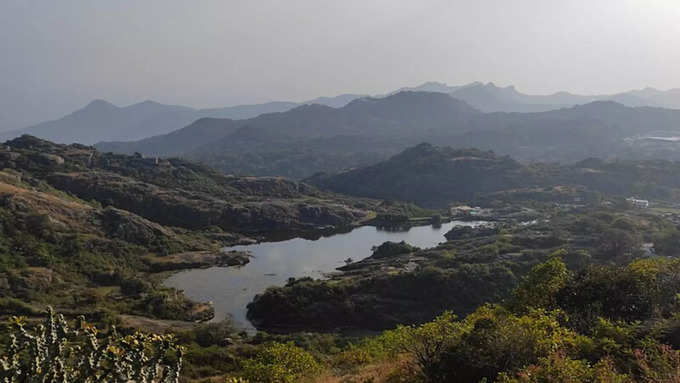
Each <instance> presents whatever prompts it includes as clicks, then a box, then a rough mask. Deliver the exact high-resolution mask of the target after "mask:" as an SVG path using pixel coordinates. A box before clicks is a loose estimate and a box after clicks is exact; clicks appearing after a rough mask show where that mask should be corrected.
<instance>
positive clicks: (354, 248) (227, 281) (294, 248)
mask: <svg viewBox="0 0 680 383" xmlns="http://www.w3.org/2000/svg"><path fill="white" fill-rule="evenodd" d="M477 224H478V222H462V221H453V222H448V223H443V224H442V225H441V226H439V227H434V226H416V227H412V228H410V229H408V230H403V231H388V230H382V229H379V228H376V227H374V226H362V227H359V228H356V229H354V230H352V231H350V232H348V233H342V234H335V235H331V236H327V237H321V238H319V239H316V240H307V239H302V238H294V239H290V240H287V241H280V242H263V243H258V244H254V245H245V246H234V247H230V248H227V249H226V250H240V251H248V252H250V253H251V254H252V255H253V257H252V258H251V259H250V263H248V264H247V265H245V266H243V267H212V268H208V269H193V270H186V271H182V272H179V273H177V274H174V275H172V276H171V277H170V278H168V279H167V280H166V281H165V285H166V286H169V287H174V288H177V289H179V290H184V293H185V295H186V296H187V297H188V298H191V299H193V300H197V301H202V302H208V301H210V302H213V304H214V307H215V318H214V319H213V320H214V321H219V320H222V319H224V318H225V317H227V316H231V318H232V320H233V322H234V325H235V327H237V328H239V329H243V330H246V331H252V330H253V326H252V325H251V324H250V322H248V320H247V319H246V305H247V304H248V303H250V302H251V301H252V300H253V297H255V295H256V294H259V293H261V292H263V291H264V290H265V289H266V288H267V287H269V286H275V285H276V286H282V285H285V283H286V281H287V280H288V278H290V277H295V278H301V277H313V278H323V276H324V274H326V273H329V272H333V271H335V269H336V268H337V267H340V266H343V265H344V264H345V262H344V261H345V260H346V259H347V258H349V257H351V258H352V259H353V260H354V261H359V260H361V259H363V258H366V257H368V256H370V255H371V248H372V247H373V246H377V245H380V244H382V243H383V242H385V241H392V242H399V241H406V242H408V243H409V244H411V245H414V246H418V247H421V248H428V247H433V246H436V245H438V244H439V243H440V242H443V241H445V238H444V234H445V233H446V232H448V231H449V230H451V228H452V227H454V226H476V225H477Z"/></svg>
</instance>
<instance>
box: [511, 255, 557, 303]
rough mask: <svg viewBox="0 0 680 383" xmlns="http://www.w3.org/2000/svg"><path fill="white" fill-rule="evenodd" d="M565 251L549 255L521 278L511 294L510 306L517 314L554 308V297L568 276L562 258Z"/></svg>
mask: <svg viewBox="0 0 680 383" xmlns="http://www.w3.org/2000/svg"><path fill="white" fill-rule="evenodd" d="M566 254H567V252H566V250H558V251H555V252H554V253H552V254H551V255H550V259H549V260H548V261H546V262H544V263H541V264H538V265H536V266H534V267H533V268H532V269H531V271H530V272H529V273H528V274H527V275H526V276H525V277H524V278H522V280H521V282H520V284H519V286H518V287H517V289H515V291H514V292H513V296H512V300H511V302H510V306H511V307H512V308H513V309H514V310H515V311H518V312H525V311H526V310H528V309H530V308H547V309H551V308H554V307H555V296H556V294H557V292H558V291H560V290H561V289H562V288H563V287H564V286H565V284H566V283H567V281H568V280H569V277H570V274H569V270H567V266H566V265H565V264H564V261H562V257H563V256H565V255H566Z"/></svg>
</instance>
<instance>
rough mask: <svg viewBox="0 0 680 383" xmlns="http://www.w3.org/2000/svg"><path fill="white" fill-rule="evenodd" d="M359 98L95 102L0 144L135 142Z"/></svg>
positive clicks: (1, 137)
mask: <svg viewBox="0 0 680 383" xmlns="http://www.w3.org/2000/svg"><path fill="white" fill-rule="evenodd" d="M359 97H361V95H353V94H345V95H340V96H337V97H321V98H317V99H314V100H310V101H307V102H304V103H295V102H268V103H264V104H256V105H238V106H230V107H225V108H212V109H194V108H189V107H186V106H179V105H164V104H159V103H157V102H154V101H144V102H140V103H137V104H133V105H129V106H125V107H118V106H116V105H113V104H111V103H110V102H107V101H104V100H94V101H92V102H90V103H89V104H87V105H86V106H85V107H84V108H82V109H79V110H77V111H75V112H73V113H71V114H69V115H67V116H64V117H62V118H60V119H58V120H54V121H48V122H43V123H40V124H38V125H34V126H32V127H29V128H25V129H19V130H13V131H9V132H0V141H5V140H8V139H12V138H15V137H18V136H20V135H23V134H29V135H33V136H36V137H40V138H43V139H46V140H50V141H53V142H58V143H81V144H88V145H91V144H94V143H97V142H100V141H134V140H140V139H143V138H146V137H152V136H156V135H160V134H166V133H169V132H172V131H174V130H177V129H180V128H183V127H185V126H187V125H188V124H190V123H192V122H193V121H196V120H198V119H200V118H204V117H214V118H231V119H246V118H252V117H255V116H259V115H260V114H263V113H273V112H282V111H286V110H290V109H292V108H295V107H297V106H300V105H304V104H323V105H328V106H332V107H336V108H337V107H342V106H344V105H345V104H347V103H348V102H349V101H351V100H353V99H356V98H359Z"/></svg>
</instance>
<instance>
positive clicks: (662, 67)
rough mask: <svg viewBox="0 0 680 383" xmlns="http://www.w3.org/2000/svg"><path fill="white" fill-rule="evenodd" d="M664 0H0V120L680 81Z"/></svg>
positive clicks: (670, 7)
mask: <svg viewBox="0 0 680 383" xmlns="http://www.w3.org/2000/svg"><path fill="white" fill-rule="evenodd" d="M679 39H680V1H678V0H474V1H473V0H468V1H456V0H447V1H429V0H412V1H402V0H341V1H338V0H332V1H330V0H329V1H326V0H299V1H298V0H242V1H230V0H193V1H189V0H102V1H99V0H42V1H41V0H0V53H1V54H0V129H2V128H3V127H5V128H7V127H19V126H20V125H23V124H28V123H33V122H38V121H41V120H44V119H48V118H54V117H59V116H60V115H63V114H65V113H68V112H70V111H72V110H74V109H76V108H78V107H80V106H82V105H84V104H86V103H87V102H89V101H90V100H92V99H94V98H103V99H106V100H109V101H111V102H113V103H115V104H118V105H126V104H130V103H133V102H137V101H142V100H145V99H153V100H156V101H159V102H163V103H176V104H184V105H190V106H196V107H212V106H226V105H232V104H241V103H253V102H261V101H270V100H304V99H310V98H314V97H317V96H321V95H329V96H330V95H336V94H340V93H345V92H352V93H370V94H375V93H381V92H386V91H389V90H392V89H395V88H399V87H402V86H413V85H417V84H419V83H422V82H425V81H430V80H434V81H441V82H446V83H449V84H462V83H468V82H471V81H476V80H479V81H484V82H487V81H493V82H495V83H496V84H498V85H510V84H514V85H516V86H517V88H518V89H519V90H521V91H525V92H530V93H551V92H554V91H558V90H567V91H571V92H577V93H612V92H617V91H622V90H628V89H632V88H642V87H645V86H648V85H649V86H654V87H658V88H662V89H666V88H673V87H680V42H679V41H678V40H679Z"/></svg>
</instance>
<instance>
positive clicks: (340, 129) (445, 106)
mask: <svg viewBox="0 0 680 383" xmlns="http://www.w3.org/2000/svg"><path fill="white" fill-rule="evenodd" d="M657 135H658V136H667V137H673V136H680V110H673V109H664V108H656V107H628V106H625V105H623V104H620V103H617V102H613V101H595V102H592V103H589V104H585V105H579V106H574V107H569V108H564V109H557V110H551V111H546V112H535V113H508V112H495V113H483V112H481V111H479V110H478V109H476V108H473V107H472V106H470V105H468V104H467V103H466V102H464V101H461V100H458V99H455V98H453V97H452V96H450V95H448V94H443V93H434V92H415V91H401V92H399V93H395V94H392V95H390V96H387V97H382V98H361V99H357V100H354V101H352V102H350V103H349V104H347V105H346V106H344V107H342V108H331V107H328V106H322V105H305V106H300V107H297V108H295V109H292V110H290V111H287V112H281V113H270V114H264V115H261V116H258V117H255V118H252V119H246V120H230V119H201V120H198V121H196V122H194V123H193V124H191V125H189V126H187V127H185V128H183V129H180V130H177V131H175V132H172V133H170V134H167V135H162V136H156V137H151V138H147V139H144V140H140V141H137V142H127V143H126V142H112V143H100V144H99V145H98V147H99V149H100V150H103V151H114V152H121V153H134V152H139V153H143V154H146V155H150V156H161V157H164V156H182V157H185V158H189V159H193V160H197V161H201V162H204V163H207V164H209V165H211V166H213V167H216V168H218V169H221V170H223V171H225V172H227V173H234V174H254V175H283V176H287V177H292V178H305V177H308V176H311V175H312V174H314V173H316V172H319V171H323V172H337V171H342V170H344V169H347V168H353V167H358V166H365V165H369V164H373V163H375V162H378V161H380V160H383V159H385V158H387V157H389V156H391V155H394V154H396V153H397V152H399V151H401V150H403V149H404V148H406V147H408V146H412V145H416V144H418V143H421V142H431V143H437V144H442V145H450V146H452V147H456V148H461V147H475V148H479V149H482V150H494V151H496V152H497V153H499V154H504V155H511V156H513V157H514V158H517V159H519V160H524V161H547V162H553V161H561V162H573V161H579V160H582V159H584V158H587V157H601V158H607V157H612V156H622V157H629V158H665V159H673V158H675V159H678V158H680V152H679V150H678V149H679V148H678V145H677V144H676V143H675V142H672V141H670V142H668V141H661V140H657V141H654V140H649V139H647V138H648V137H650V136H657Z"/></svg>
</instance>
